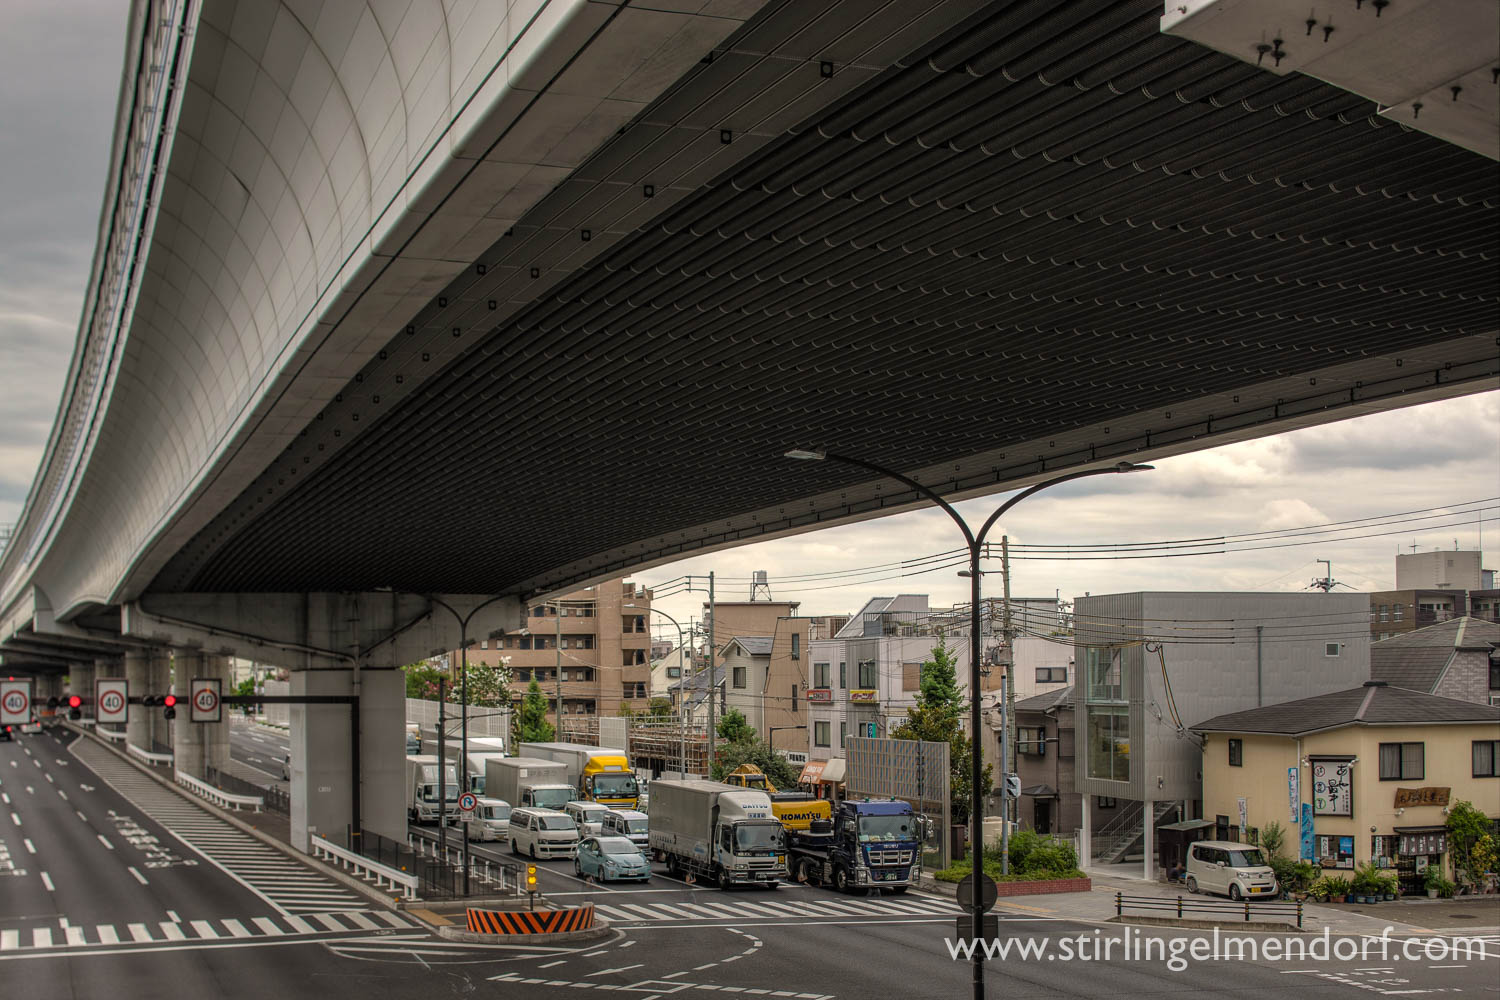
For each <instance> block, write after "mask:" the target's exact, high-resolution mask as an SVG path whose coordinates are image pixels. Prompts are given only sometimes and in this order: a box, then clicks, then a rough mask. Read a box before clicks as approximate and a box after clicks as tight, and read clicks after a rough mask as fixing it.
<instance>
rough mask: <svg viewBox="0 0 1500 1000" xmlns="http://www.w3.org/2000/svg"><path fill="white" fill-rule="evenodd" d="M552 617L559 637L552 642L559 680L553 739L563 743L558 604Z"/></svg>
mask: <svg viewBox="0 0 1500 1000" xmlns="http://www.w3.org/2000/svg"><path fill="white" fill-rule="evenodd" d="M552 617H553V619H554V620H555V621H556V622H557V635H556V636H555V637H554V638H553V640H552V643H553V646H554V648H555V649H556V650H557V678H556V679H557V731H556V732H555V733H553V734H552V738H553V739H555V740H558V741H559V742H561V740H562V738H563V734H562V715H563V700H562V607H561V606H560V605H557V604H554V605H552Z"/></svg>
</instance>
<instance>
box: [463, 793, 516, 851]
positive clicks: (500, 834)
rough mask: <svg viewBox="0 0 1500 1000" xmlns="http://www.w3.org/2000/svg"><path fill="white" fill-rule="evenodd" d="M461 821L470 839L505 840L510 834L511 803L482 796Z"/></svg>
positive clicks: (465, 833)
mask: <svg viewBox="0 0 1500 1000" xmlns="http://www.w3.org/2000/svg"><path fill="white" fill-rule="evenodd" d="M461 822H462V824H463V828H464V836H466V837H468V838H469V839H470V840H504V839H505V838H506V837H508V836H509V835H510V803H509V802H506V801H505V800H504V799H487V798H484V797H482V796H481V797H480V799H479V802H478V804H476V805H475V806H474V808H473V809H471V810H470V811H469V812H468V813H466V814H464V818H463V819H462V820H461Z"/></svg>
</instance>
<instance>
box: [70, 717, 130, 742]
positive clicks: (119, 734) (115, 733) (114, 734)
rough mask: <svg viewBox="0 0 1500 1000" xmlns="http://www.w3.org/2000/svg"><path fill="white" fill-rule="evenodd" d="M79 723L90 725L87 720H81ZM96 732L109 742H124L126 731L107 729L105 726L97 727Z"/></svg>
mask: <svg viewBox="0 0 1500 1000" xmlns="http://www.w3.org/2000/svg"><path fill="white" fill-rule="evenodd" d="M79 722H80V723H82V724H84V725H87V724H88V720H87V719H80V720H79ZM94 732H96V733H98V734H99V735H100V736H103V737H104V738H105V739H107V740H123V739H124V738H125V730H123V729H118V730H116V729H105V728H104V727H103V726H95V727H94Z"/></svg>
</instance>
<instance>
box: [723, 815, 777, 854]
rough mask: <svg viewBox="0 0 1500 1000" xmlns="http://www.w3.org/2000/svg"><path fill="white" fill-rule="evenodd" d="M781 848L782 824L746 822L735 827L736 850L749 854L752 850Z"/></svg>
mask: <svg viewBox="0 0 1500 1000" xmlns="http://www.w3.org/2000/svg"><path fill="white" fill-rule="evenodd" d="M779 850H781V825H780V824H776V825H774V826H773V825H768V824H764V823H758V824H756V825H754V826H751V825H749V824H744V825H741V826H736V827H735V828H734V852H735V853H736V854H747V853H749V852H751V851H779Z"/></svg>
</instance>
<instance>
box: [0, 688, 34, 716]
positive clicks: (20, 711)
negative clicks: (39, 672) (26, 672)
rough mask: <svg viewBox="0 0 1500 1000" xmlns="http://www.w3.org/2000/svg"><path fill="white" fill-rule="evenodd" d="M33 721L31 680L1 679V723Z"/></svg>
mask: <svg viewBox="0 0 1500 1000" xmlns="http://www.w3.org/2000/svg"><path fill="white" fill-rule="evenodd" d="M30 721H31V682H30V681H0V723H5V724H8V725H13V726H16V725H20V724H21V723H23V722H30Z"/></svg>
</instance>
